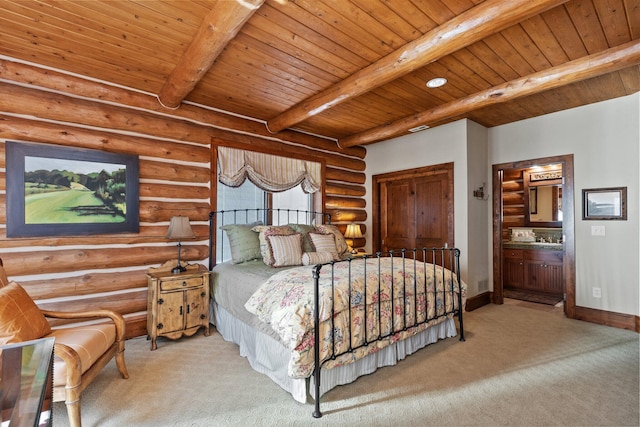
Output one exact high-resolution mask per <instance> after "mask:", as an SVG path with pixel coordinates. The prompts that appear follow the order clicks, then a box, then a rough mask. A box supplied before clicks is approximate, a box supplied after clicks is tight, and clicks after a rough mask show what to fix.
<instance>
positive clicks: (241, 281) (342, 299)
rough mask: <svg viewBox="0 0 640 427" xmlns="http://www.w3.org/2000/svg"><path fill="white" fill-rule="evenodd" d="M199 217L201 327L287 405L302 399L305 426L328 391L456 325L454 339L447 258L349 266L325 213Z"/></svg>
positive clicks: (380, 257) (421, 254)
mask: <svg viewBox="0 0 640 427" xmlns="http://www.w3.org/2000/svg"><path fill="white" fill-rule="evenodd" d="M209 219H210V236H209V238H210V245H209V248H210V254H209V255H210V256H209V269H210V270H211V297H212V304H211V316H210V318H211V319H212V323H213V324H214V325H215V326H216V329H217V330H218V332H219V333H220V334H221V335H222V337H223V338H224V339H225V340H227V341H231V342H234V343H236V344H237V345H238V346H239V349H240V354H241V355H242V356H244V357H246V358H247V359H248V361H249V363H250V365H251V366H252V368H253V369H254V370H256V371H258V372H261V373H263V374H265V375H267V376H269V377H270V378H271V379H272V380H273V381H274V382H275V383H276V384H278V385H279V386H280V387H282V388H283V389H284V390H286V391H287V392H288V393H290V394H291V395H292V397H293V398H294V399H295V400H296V401H298V402H302V403H306V402H308V401H309V398H311V399H313V400H314V402H315V408H314V412H313V416H314V417H321V416H322V413H321V411H320V400H321V396H322V395H323V394H324V393H326V392H327V391H329V390H331V389H332V388H334V387H336V386H338V385H343V384H348V383H350V382H353V381H355V380H356V379H357V378H358V377H359V376H362V375H366V374H369V373H372V372H374V371H375V370H376V369H378V368H379V367H383V366H390V365H395V364H396V363H397V362H398V361H399V360H402V359H404V358H405V357H407V356H408V355H410V354H412V353H414V352H416V351H418V350H419V349H421V348H423V347H425V346H426V345H428V344H431V343H434V342H436V341H438V340H440V339H445V338H450V337H454V336H456V335H458V330H457V328H456V319H457V321H458V326H459V336H460V340H461V341H464V329H463V319H462V312H463V309H462V308H463V307H464V302H465V298H466V285H465V284H464V282H463V281H462V280H460V279H459V272H460V263H459V257H460V251H459V250H458V249H456V248H428V249H427V248H422V249H411V250H405V249H403V250H399V251H392V252H389V253H377V254H375V255H371V256H366V255H363V256H355V255H352V254H351V253H350V252H349V251H348V250H346V251H345V249H346V243H345V242H344V238H342V236H341V234H340V233H339V231H338V230H337V228H336V227H334V226H332V225H331V224H330V216H329V215H327V214H323V213H318V212H307V211H299V210H269V209H242V210H233V211H216V212H211V213H210V215H209ZM264 224H272V225H264ZM273 224H276V225H273ZM256 242H257V243H256ZM256 245H257V247H256ZM298 246H299V247H298ZM283 248H284V249H283ZM227 259H229V260H227ZM219 261H221V262H219ZM300 264H302V265H300ZM315 307H319V309H318V310H316V309H315ZM316 332H319V333H316Z"/></svg>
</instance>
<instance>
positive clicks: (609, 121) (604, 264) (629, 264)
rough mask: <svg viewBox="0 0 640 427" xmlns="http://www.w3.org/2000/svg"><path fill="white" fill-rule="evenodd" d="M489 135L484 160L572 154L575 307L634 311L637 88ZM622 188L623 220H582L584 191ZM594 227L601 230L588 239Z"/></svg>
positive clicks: (639, 163) (639, 158) (639, 187)
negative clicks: (631, 92)
mask: <svg viewBox="0 0 640 427" xmlns="http://www.w3.org/2000/svg"><path fill="white" fill-rule="evenodd" d="M488 136H489V164H490V165H491V164H500V163H508V162H512V161H520V160H529V159H535V158H540V157H547V156H557V155H564V154H573V155H574V157H573V161H574V172H575V179H574V189H575V200H574V203H575V257H576V305H578V306H581V307H590V308H595V309H600V310H606V311H612V312H617V313H626V314H633V315H638V314H640V308H639V306H640V302H639V300H640V290H639V288H640V286H639V279H638V277H639V274H640V267H639V266H638V264H639V258H640V248H639V245H640V244H639V241H640V228H639V219H638V216H639V214H640V209H639V207H640V201H639V193H640V175H639V172H638V170H639V169H640V149H639V146H640V93H636V94H634V95H630V96H627V97H623V98H618V99H614V100H610V101H605V102H600V103H597V104H592V105H587V106H583V107H579V108H574V109H571V110H566V111H560V112H557V113H553V114H548V115H545V116H542V117H537V118H533V119H529V120H523V121H520V122H516V123H512V124H509V125H504V126H498V127H495V128H491V129H489V130H488ZM625 186H626V187H627V218H628V219H627V221H584V220H582V190H583V189H585V188H603V187H625ZM593 225H603V226H605V230H606V235H605V236H604V237H600V236H592V235H591V226H593ZM487 247H488V248H489V247H490V240H489V242H488V243H487ZM594 287H599V288H601V290H602V298H594V297H593V291H592V288H594Z"/></svg>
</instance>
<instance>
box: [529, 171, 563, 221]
mask: <svg viewBox="0 0 640 427" xmlns="http://www.w3.org/2000/svg"><path fill="white" fill-rule="evenodd" d="M524 187H525V188H524V190H525V191H524V205H525V225H530V226H539V227H543V226H544V227H562V179H550V180H540V181H532V180H531V179H530V174H529V173H527V172H525V174H524Z"/></svg>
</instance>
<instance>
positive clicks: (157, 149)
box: [0, 60, 367, 337]
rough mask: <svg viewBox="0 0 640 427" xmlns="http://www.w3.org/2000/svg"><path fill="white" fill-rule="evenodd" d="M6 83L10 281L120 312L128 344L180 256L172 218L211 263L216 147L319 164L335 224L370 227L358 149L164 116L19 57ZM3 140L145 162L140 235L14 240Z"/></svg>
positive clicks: (2, 250)
mask: <svg viewBox="0 0 640 427" xmlns="http://www.w3.org/2000/svg"><path fill="white" fill-rule="evenodd" d="M0 79H2V81H1V82H0V225H1V226H2V228H1V229H0V233H1V234H0V256H1V257H2V259H3V260H4V265H5V268H6V270H7V273H8V275H9V277H10V279H13V280H16V281H18V282H20V283H21V284H22V285H23V286H24V287H25V289H26V290H27V292H29V294H30V295H31V296H32V297H33V298H34V299H35V300H36V302H37V303H38V305H40V306H41V307H42V308H46V309H50V310H83V309H95V308H98V307H102V308H109V309H113V310H116V311H118V312H120V313H122V314H123V315H125V318H126V319H127V328H128V329H127V336H128V337H133V336H140V335H145V334H146V308H147V288H146V286H147V281H146V272H147V269H148V268H149V267H150V266H156V265H159V264H161V263H163V262H164V261H166V260H168V259H175V257H176V244H175V242H167V241H166V240H165V238H164V234H165V232H166V229H167V225H168V221H169V219H170V218H171V217H172V216H174V215H187V216H189V218H190V219H191V221H192V225H193V226H194V232H195V234H196V235H197V237H196V239H194V240H193V241H187V242H183V246H182V256H183V259H185V260H189V261H194V262H204V261H205V260H206V257H207V244H208V241H207V236H208V226H207V220H208V213H209V211H210V210H211V209H215V200H214V203H211V202H210V200H211V199H212V197H213V196H215V185H214V186H213V187H212V186H211V177H212V170H211V168H210V165H211V163H212V161H211V160H212V159H215V149H212V147H213V148H215V146H216V145H217V144H224V145H230V146H235V147H241V148H246V149H257V150H261V151H263V150H265V149H268V150H270V151H272V152H274V153H276V154H286V155H288V156H292V157H314V158H322V159H324V161H325V166H326V168H325V178H326V182H325V208H326V210H327V211H328V212H330V213H331V214H332V219H333V222H334V223H337V224H338V225H339V227H341V228H342V229H343V231H344V228H346V223H348V222H361V221H364V220H365V219H366V216H367V214H366V211H365V201H364V199H363V198H362V196H364V194H365V188H364V186H363V184H364V182H365V176H364V173H363V171H364V169H365V162H364V160H363V159H364V157H365V154H366V151H365V149H364V148H362V147H354V148H349V149H344V150H343V149H339V148H338V147H337V145H336V144H335V143H334V142H333V141H329V140H326V139H322V138H317V137H314V136H310V135H306V134H301V133H297V132H290V131H284V132H281V133H279V134H277V135H271V134H269V133H268V131H267V130H266V128H265V126H264V124H262V123H259V122H254V121H250V120H246V119H242V118H238V117H234V116H228V115H225V114H221V113H219V112H215V111H212V110H209V109H206V108H201V107H199V106H196V105H193V104H183V105H182V106H181V107H180V108H179V109H177V110H168V109H165V108H163V107H161V106H160V105H159V103H158V102H157V100H156V98H155V97H154V96H152V95H149V94H144V93H140V92H136V91H133V90H128V89H125V88H122V87H116V86H112V85H108V84H103V83H98V82H94V81H91V80H88V79H83V78H79V77H76V76H70V75H66V74H63V73H58V72H55V71H52V70H45V69H41V68H37V67H33V66H29V65H25V64H21V63H18V62H13V61H7V60H0ZM236 131H239V132H236ZM240 132H241V133H240ZM7 140H15V141H28V142H37V143H48V144H55V145H60V146H68V147H76V148H88V149H97V150H103V151H108V152H115V153H124V154H134V155H138V156H139V161H140V189H139V190H140V191H139V194H140V232H139V233H135V234H132V233H129V234H110V235H92V236H60V237H42V238H7V237H6V218H7V215H6V209H7V208H11V207H10V206H9V207H8V206H6V167H7V165H6V156H5V144H4V143H5V142H6V141H7ZM213 172H215V171H213ZM214 183H215V181H214ZM363 231H364V230H363ZM361 243H362V244H364V243H363V242H361Z"/></svg>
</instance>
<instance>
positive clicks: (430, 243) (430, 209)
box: [415, 175, 449, 248]
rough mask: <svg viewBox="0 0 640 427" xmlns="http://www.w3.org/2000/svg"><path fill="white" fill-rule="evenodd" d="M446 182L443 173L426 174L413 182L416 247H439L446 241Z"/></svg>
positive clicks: (447, 195) (447, 196)
mask: <svg viewBox="0 0 640 427" xmlns="http://www.w3.org/2000/svg"><path fill="white" fill-rule="evenodd" d="M443 178H445V179H443ZM447 184H448V183H447V181H446V177H443V175H432V176H426V177H423V178H420V179H417V180H416V182H415V191H416V233H415V246H416V247H418V248H440V247H442V246H444V244H445V242H448V233H447V226H448V219H447V200H448V198H449V194H448V192H447Z"/></svg>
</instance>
